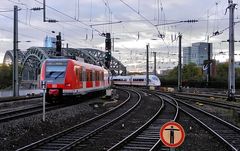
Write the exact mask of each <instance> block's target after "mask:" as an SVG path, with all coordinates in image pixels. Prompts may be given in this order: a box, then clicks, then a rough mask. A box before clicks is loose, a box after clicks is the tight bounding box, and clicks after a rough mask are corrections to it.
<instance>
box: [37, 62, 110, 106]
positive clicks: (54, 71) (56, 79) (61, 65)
mask: <svg viewBox="0 0 240 151" xmlns="http://www.w3.org/2000/svg"><path fill="white" fill-rule="evenodd" d="M40 80H41V81H43V80H45V81H46V90H47V91H46V98H47V102H57V101H58V99H60V98H61V97H62V96H67V95H70V96H75V95H84V94H87V93H89V92H95V91H101V90H105V89H106V88H108V87H109V86H110V84H111V81H110V78H109V71H108V70H106V69H104V68H103V67H100V66H96V65H92V64H87V63H84V62H79V61H76V60H73V59H46V60H45V61H44V62H43V64H42V68H41V76H40Z"/></svg>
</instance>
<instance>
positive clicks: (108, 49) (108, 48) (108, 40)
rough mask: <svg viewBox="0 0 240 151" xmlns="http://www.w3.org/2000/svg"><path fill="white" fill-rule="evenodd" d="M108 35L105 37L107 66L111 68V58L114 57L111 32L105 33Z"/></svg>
mask: <svg viewBox="0 0 240 151" xmlns="http://www.w3.org/2000/svg"><path fill="white" fill-rule="evenodd" d="M105 36H106V39H105V50H106V52H105V66H106V67H107V68H110V63H111V58H112V55H111V45H112V43H111V35H110V33H106V34H105Z"/></svg>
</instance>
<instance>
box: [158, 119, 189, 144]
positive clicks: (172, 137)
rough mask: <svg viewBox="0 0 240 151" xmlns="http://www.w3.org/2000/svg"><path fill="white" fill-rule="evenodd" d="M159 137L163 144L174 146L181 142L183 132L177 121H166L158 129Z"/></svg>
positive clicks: (183, 136)
mask: <svg viewBox="0 0 240 151" xmlns="http://www.w3.org/2000/svg"><path fill="white" fill-rule="evenodd" d="M160 138H161V141H162V143H163V144H164V145H165V146H167V147H172V148H175V147H178V146H180V145H181V144H182V143H183V141H184V138H185V132H184V129H183V127H182V126H181V125H180V124H178V123H177V122H167V123H165V124H164V125H163V126H162V127H161V129H160Z"/></svg>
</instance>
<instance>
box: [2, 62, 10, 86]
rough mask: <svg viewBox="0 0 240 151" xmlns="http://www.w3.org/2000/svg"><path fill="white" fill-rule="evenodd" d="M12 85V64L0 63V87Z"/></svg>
mask: <svg viewBox="0 0 240 151" xmlns="http://www.w3.org/2000/svg"><path fill="white" fill-rule="evenodd" d="M11 85H12V66H11V65H10V66H8V65H2V64H1V65H0V89H4V88H6V87H9V86H11Z"/></svg>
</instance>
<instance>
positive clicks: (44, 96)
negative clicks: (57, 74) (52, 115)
mask: <svg viewBox="0 0 240 151" xmlns="http://www.w3.org/2000/svg"><path fill="white" fill-rule="evenodd" d="M46 85H47V82H46V81H42V88H43V116H42V120H43V122H45V121H46Z"/></svg>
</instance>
